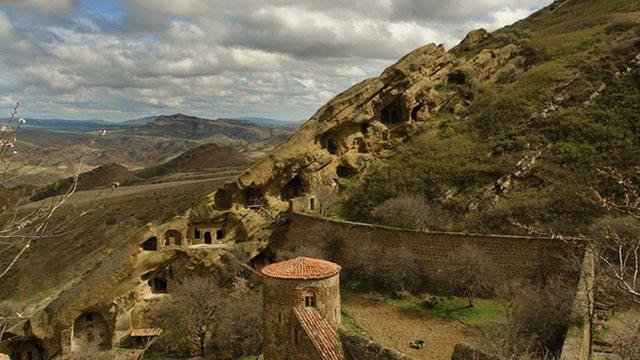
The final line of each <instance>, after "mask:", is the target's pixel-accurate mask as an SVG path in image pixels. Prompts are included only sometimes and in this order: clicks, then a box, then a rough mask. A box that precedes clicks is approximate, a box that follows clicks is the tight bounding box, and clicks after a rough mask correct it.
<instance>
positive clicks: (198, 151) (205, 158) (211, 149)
mask: <svg viewBox="0 0 640 360" xmlns="http://www.w3.org/2000/svg"><path fill="white" fill-rule="evenodd" d="M246 165H248V159H247V157H246V156H245V155H243V154H242V153H240V152H239V151H238V150H236V149H234V148H232V147H228V146H219V145H216V144H204V145H200V146H198V147H196V148H193V149H191V150H189V151H187V152H185V153H183V154H181V155H180V156H178V157H176V158H174V159H171V160H169V161H167V162H165V163H163V164H160V165H156V166H151V167H148V168H146V169H142V170H140V171H137V172H136V173H135V174H136V176H139V177H141V178H150V177H158V176H164V175H168V174H176V173H184V172H202V171H207V170H208V171H211V170H215V169H218V168H226V167H239V166H246Z"/></svg>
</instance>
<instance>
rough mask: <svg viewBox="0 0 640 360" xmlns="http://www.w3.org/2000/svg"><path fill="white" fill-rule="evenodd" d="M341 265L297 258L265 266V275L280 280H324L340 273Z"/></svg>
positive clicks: (263, 270)
mask: <svg viewBox="0 0 640 360" xmlns="http://www.w3.org/2000/svg"><path fill="white" fill-rule="evenodd" d="M341 269H342V268H341V267H340V265H338V264H335V263H332V262H331V261H326V260H320V259H313V258H308V257H297V258H295V259H291V260H286V261H281V262H279V263H275V264H271V265H269V266H265V267H264V268H263V269H262V273H263V274H264V275H267V276H270V277H273V278H278V279H300V280H304V279H306V280H308V279H324V278H328V277H331V276H334V275H337V274H339V273H340V270H341Z"/></svg>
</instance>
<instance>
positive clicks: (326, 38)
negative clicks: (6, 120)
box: [0, 0, 551, 120]
mask: <svg viewBox="0 0 640 360" xmlns="http://www.w3.org/2000/svg"><path fill="white" fill-rule="evenodd" d="M550 1H551V0H501V1H498V0H452V1H447V2H443V1H440V0H353V1H349V2H344V1H343V0H296V1H293V0H271V1H269V2H268V3H266V2H256V1H252V0H181V1H176V0H120V2H119V3H120V4H121V5H122V6H123V10H124V12H125V16H124V17H123V18H122V19H121V20H119V21H120V22H119V23H109V22H107V21H105V20H104V18H99V17H96V16H95V15H94V13H92V12H91V11H88V10H87V9H84V8H83V7H82V6H83V5H82V3H80V2H78V1H75V0H28V1H18V0H0V4H3V5H0V72H2V73H3V74H5V76H4V77H3V81H2V82H0V99H3V100H2V101H3V103H6V102H9V103H10V102H11V101H8V100H5V99H13V98H14V97H15V98H20V99H21V100H22V102H23V104H24V105H25V111H29V112H30V113H29V116H57V117H64V116H69V117H78V118H111V119H123V118H129V117H137V116H142V115H145V114H157V113H162V112H166V113H174V112H178V111H181V112H186V113H192V114H195V115H204V116H210V117H216V116H233V115H236V116H237V115H246V114H253V115H262V116H271V117H280V118H285V119H288V120H301V119H304V118H305V117H308V116H310V115H311V114H313V113H314V112H315V110H316V109H317V108H318V107H319V106H321V105H322V104H323V102H325V101H327V100H328V99H329V98H331V97H332V96H333V95H334V94H336V93H338V92H340V91H342V90H344V89H345V88H347V87H348V86H350V85H351V84H353V83H355V82H357V81H359V80H361V79H362V78H364V77H368V76H373V75H377V74H379V73H380V71H381V70H382V69H384V68H385V67H386V66H388V65H390V64H391V63H392V62H393V61H395V60H396V59H398V58H399V57H400V56H402V55H403V54H405V53H407V52H409V51H411V50H413V49H414V48H416V47H418V46H421V45H424V44H426V43H429V42H436V43H444V44H445V45H446V46H452V45H454V44H455V43H456V42H457V41H459V39H461V38H462V37H463V36H464V35H465V34H466V32H468V31H469V30H471V29H473V28H476V27H480V26H483V27H487V28H490V29H494V28H496V27H499V26H503V25H506V24H508V23H511V22H513V21H515V20H517V19H519V18H522V17H524V16H526V15H527V14H528V13H529V12H531V11H532V9H533V8H535V7H540V6H542V5H544V4H547V3H549V2H550ZM7 4H9V5H8V6H7ZM24 9H30V10H33V11H29V12H26V11H24ZM38 14H39V15H38ZM0 105H3V104H0ZM3 107H6V106H5V105H3ZM0 110H1V109H0ZM5 112H6V111H5Z"/></svg>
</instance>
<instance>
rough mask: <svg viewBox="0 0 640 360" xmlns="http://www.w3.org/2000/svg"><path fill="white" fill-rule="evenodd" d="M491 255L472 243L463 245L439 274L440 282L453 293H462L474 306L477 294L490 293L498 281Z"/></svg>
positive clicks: (470, 305) (471, 305)
mask: <svg viewBox="0 0 640 360" xmlns="http://www.w3.org/2000/svg"><path fill="white" fill-rule="evenodd" d="M492 264H493V261H492V260H491V257H490V256H489V255H488V254H486V253H485V252H483V251H482V250H480V249H478V248H477V247H475V246H472V245H464V246H462V248H461V249H460V250H459V251H457V252H456V253H455V254H454V256H453V257H452V258H451V259H450V261H449V263H448V265H447V266H446V267H445V268H444V269H443V271H442V272H441V274H440V276H439V277H440V282H442V284H443V285H444V286H445V287H448V288H449V290H451V291H452V292H454V293H457V294H460V295H463V296H465V297H466V298H467V300H468V302H469V307H473V306H474V300H475V298H476V297H477V296H478V295H482V294H488V293H492V292H493V291H494V290H495V285H496V284H497V283H498V281H496V280H497V279H498V275H497V271H496V270H495V268H494V267H493V265H492Z"/></svg>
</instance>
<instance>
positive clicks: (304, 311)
mask: <svg viewBox="0 0 640 360" xmlns="http://www.w3.org/2000/svg"><path fill="white" fill-rule="evenodd" d="M293 312H294V314H295V315H296V318H297V319H298V322H299V323H300V325H301V326H302V329H304V332H305V333H306V334H307V336H308V337H309V339H310V340H311V343H312V344H313V346H314V347H315V349H316V351H317V352H318V355H319V356H320V358H321V359H322V360H343V359H344V353H343V352H342V343H341V342H340V338H339V337H338V333H337V332H336V330H335V329H334V328H333V327H332V326H331V324H329V322H328V321H327V320H326V319H325V318H323V317H322V315H320V313H319V312H318V310H316V308H312V307H309V308H303V307H295V308H293Z"/></svg>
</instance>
